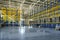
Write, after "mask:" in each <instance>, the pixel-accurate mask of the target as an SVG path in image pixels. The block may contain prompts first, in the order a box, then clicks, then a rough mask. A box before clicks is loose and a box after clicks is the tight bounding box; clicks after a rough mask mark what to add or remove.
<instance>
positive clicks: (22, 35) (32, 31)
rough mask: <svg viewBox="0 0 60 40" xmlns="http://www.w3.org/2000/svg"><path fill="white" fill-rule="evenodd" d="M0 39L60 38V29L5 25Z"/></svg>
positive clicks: (36, 39) (57, 39) (32, 39)
mask: <svg viewBox="0 0 60 40" xmlns="http://www.w3.org/2000/svg"><path fill="white" fill-rule="evenodd" d="M0 40H60V31H56V30H54V29H49V28H27V27H21V28H20V27H4V28H0Z"/></svg>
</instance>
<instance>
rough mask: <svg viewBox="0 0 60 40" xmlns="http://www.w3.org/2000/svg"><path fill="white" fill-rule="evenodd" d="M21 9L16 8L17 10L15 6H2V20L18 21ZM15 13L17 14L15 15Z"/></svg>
mask: <svg viewBox="0 0 60 40" xmlns="http://www.w3.org/2000/svg"><path fill="white" fill-rule="evenodd" d="M21 12H22V11H21V10H20V9H18V11H17V10H16V9H15V8H2V15H3V20H4V21H6V20H8V21H9V22H10V21H14V22H15V21H16V19H17V20H18V21H20V13H21ZM16 14H17V15H16Z"/></svg>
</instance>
